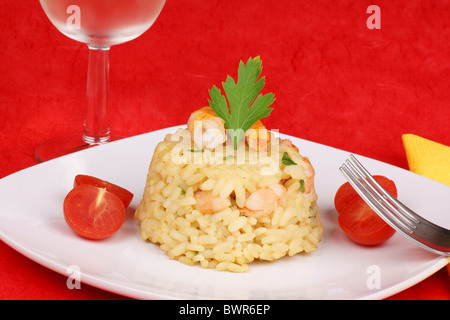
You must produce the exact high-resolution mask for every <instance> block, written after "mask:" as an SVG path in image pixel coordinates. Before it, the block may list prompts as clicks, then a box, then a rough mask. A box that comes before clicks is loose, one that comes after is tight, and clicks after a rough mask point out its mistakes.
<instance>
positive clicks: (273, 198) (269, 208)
mask: <svg viewBox="0 0 450 320" xmlns="http://www.w3.org/2000/svg"><path fill="white" fill-rule="evenodd" d="M285 200H286V188H285V187H284V186H283V185H281V184H274V185H270V186H268V187H265V188H261V189H258V190H256V191H254V192H252V193H251V194H250V196H249V197H248V198H247V200H246V201H245V207H244V208H243V209H242V210H241V211H242V212H243V213H244V214H245V215H247V216H256V217H260V216H267V215H269V214H271V213H272V212H273V211H274V210H275V209H276V208H277V207H278V206H283V205H284V203H285Z"/></svg>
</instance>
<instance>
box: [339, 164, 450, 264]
mask: <svg viewBox="0 0 450 320" xmlns="http://www.w3.org/2000/svg"><path fill="white" fill-rule="evenodd" d="M339 169H340V170H341V172H342V173H343V174H344V176H345V177H346V178H347V180H348V182H349V183H350V184H351V185H352V187H353V188H354V189H355V191H356V192H358V194H359V195H360V196H361V197H362V198H363V199H364V201H365V202H366V203H367V204H368V205H369V206H370V207H371V208H372V209H373V210H374V211H375V212H376V213H377V214H378V215H379V216H380V217H381V218H382V219H383V220H384V221H386V222H387V223H388V224H389V225H390V226H391V227H392V228H394V229H395V230H397V231H398V232H400V233H401V234H403V235H405V236H407V238H409V239H412V240H414V241H415V242H416V243H418V244H419V245H421V246H422V247H423V248H425V249H427V250H428V251H431V252H433V253H437V254H439V255H445V256H450V230H448V229H445V228H443V227H440V226H438V225H436V224H434V223H432V222H430V221H428V220H426V219H424V218H422V217H421V216H420V215H418V214H417V213H415V212H414V211H412V210H411V209H409V208H408V207H406V206H405V205H404V204H403V203H401V202H400V201H398V200H397V199H396V198H395V197H394V196H392V195H391V194H389V193H388V192H387V191H386V190H385V189H384V188H383V187H382V186H381V185H380V184H379V183H378V182H377V181H376V180H375V179H374V178H373V177H372V175H371V174H370V173H369V172H368V171H367V170H366V169H365V168H364V167H363V166H362V165H361V163H360V162H359V161H358V160H357V159H356V158H355V156H353V155H350V156H349V159H347V160H346V161H345V162H344V163H343V164H342V166H341V167H340V168H339Z"/></svg>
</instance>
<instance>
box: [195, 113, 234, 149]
mask: <svg viewBox="0 0 450 320" xmlns="http://www.w3.org/2000/svg"><path fill="white" fill-rule="evenodd" d="M187 125H188V130H189V132H190V134H191V138H192V141H194V143H195V144H196V145H197V146H199V147H200V148H204V147H205V148H208V149H214V148H215V147H217V146H218V145H220V144H223V143H224V142H225V141H226V139H227V135H226V132H225V121H224V120H223V119H222V118H220V117H218V116H217V115H216V113H215V112H214V110H213V109H212V108H211V107H203V108H201V109H198V110H196V111H194V112H192V113H191V116H190V117H189V120H188V123H187Z"/></svg>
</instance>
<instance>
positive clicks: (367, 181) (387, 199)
mask: <svg viewBox="0 0 450 320" xmlns="http://www.w3.org/2000/svg"><path fill="white" fill-rule="evenodd" d="M350 160H352V161H349V160H347V161H346V163H347V164H348V165H349V166H350V167H351V168H352V169H353V172H354V173H355V174H356V175H357V176H358V178H360V179H361V182H362V184H363V185H364V186H366V188H368V189H369V190H370V191H371V192H372V193H374V194H375V195H376V198H377V199H378V201H381V202H382V203H383V204H384V205H385V206H387V207H388V209H389V210H390V211H391V214H394V215H395V216H396V217H397V218H398V219H400V220H401V221H402V224H406V225H405V228H406V229H407V230H408V232H410V233H412V232H413V230H414V229H415V228H416V225H417V224H418V223H419V222H420V221H419V220H418V219H416V218H415V217H413V216H411V215H410V214H409V212H407V211H406V212H405V210H404V206H403V205H402V204H401V202H399V201H398V200H397V199H396V198H395V197H394V196H392V195H391V194H390V193H389V192H387V191H386V190H385V189H384V188H383V187H382V186H381V185H380V184H379V183H378V182H377V181H376V180H375V179H374V178H373V177H372V175H371V174H370V173H369V172H368V171H367V170H366V169H365V168H364V167H363V166H362V164H361V163H359V161H358V160H356V158H355V157H354V156H353V155H351V156H350Z"/></svg>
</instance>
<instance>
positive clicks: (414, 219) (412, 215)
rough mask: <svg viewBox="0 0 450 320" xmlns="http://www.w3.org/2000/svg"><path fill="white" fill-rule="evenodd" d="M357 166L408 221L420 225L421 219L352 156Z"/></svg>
mask: <svg viewBox="0 0 450 320" xmlns="http://www.w3.org/2000/svg"><path fill="white" fill-rule="evenodd" d="M349 158H350V159H351V161H352V163H354V164H355V165H356V167H357V168H358V170H359V171H360V172H362V173H363V174H364V176H365V178H366V179H368V180H369V181H370V183H371V184H373V185H375V186H376V187H377V189H378V190H379V191H380V192H381V193H382V194H383V196H385V197H387V198H388V199H389V201H390V202H391V203H392V204H394V205H395V206H396V208H397V209H399V210H400V211H401V212H402V213H403V214H404V215H405V216H406V217H407V218H408V219H410V220H411V222H412V225H414V224H418V223H420V218H421V217H419V216H418V215H417V214H416V213H415V212H413V211H412V210H411V209H409V208H408V207H406V206H405V205H404V204H403V203H401V202H400V201H398V200H397V198H395V197H394V196H393V195H391V194H390V193H389V192H387V191H386V190H385V189H384V188H383V187H382V186H381V185H380V184H379V183H378V182H377V181H376V180H375V179H374V178H373V177H372V175H371V174H370V173H369V172H368V171H367V170H366V168H364V166H363V165H362V164H361V163H360V162H359V161H358V160H357V159H356V158H355V156H354V155H352V154H351V155H350V157H349Z"/></svg>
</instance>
